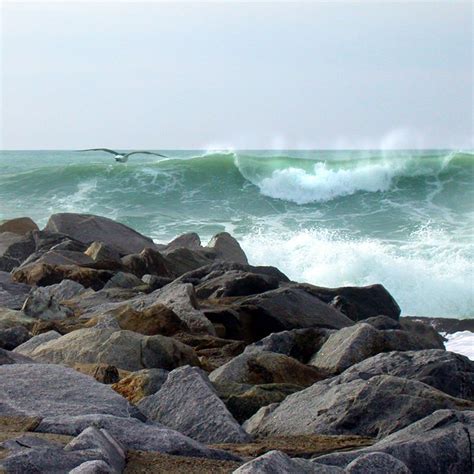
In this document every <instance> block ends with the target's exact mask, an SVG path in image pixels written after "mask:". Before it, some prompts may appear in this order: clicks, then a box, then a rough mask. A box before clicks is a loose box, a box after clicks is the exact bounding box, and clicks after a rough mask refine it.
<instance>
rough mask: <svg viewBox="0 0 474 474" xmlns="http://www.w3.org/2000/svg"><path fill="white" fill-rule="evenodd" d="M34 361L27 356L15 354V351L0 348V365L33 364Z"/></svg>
mask: <svg viewBox="0 0 474 474" xmlns="http://www.w3.org/2000/svg"><path fill="white" fill-rule="evenodd" d="M34 362H35V361H34V360H32V359H30V358H29V357H25V356H22V355H21V354H16V353H15V352H11V351H7V350H6V349H0V365H4V364H33V363H34Z"/></svg>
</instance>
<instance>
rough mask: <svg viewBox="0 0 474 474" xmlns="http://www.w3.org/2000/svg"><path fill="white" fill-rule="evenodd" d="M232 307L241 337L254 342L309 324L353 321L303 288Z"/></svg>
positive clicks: (272, 293) (275, 292) (336, 324)
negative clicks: (235, 313)
mask: <svg viewBox="0 0 474 474" xmlns="http://www.w3.org/2000/svg"><path fill="white" fill-rule="evenodd" d="M232 309H233V310H234V311H235V312H237V314H238V323H239V324H240V326H241V332H242V334H241V337H242V338H244V339H245V340H248V341H251V342H253V341H256V340H259V339H262V338H263V337H265V336H267V335H268V334H271V333H272V332H280V331H284V330H290V329H301V328H309V327H322V328H329V329H340V328H343V327H346V326H351V325H352V324H353V321H351V320H350V319H349V318H348V317H347V316H344V315H343V314H342V313H341V312H339V311H338V310H336V309H334V308H332V307H331V306H329V305H327V304H326V303H324V302H323V301H321V300H320V299H319V298H317V297H316V296H313V295H312V294H310V293H309V292H307V291H306V290H304V289H301V288H292V287H283V288H279V289H277V290H272V291H267V292H266V293H262V294H260V295H257V296H251V297H248V298H244V299H242V300H240V301H239V302H238V303H236V304H235V305H234V306H233V307H232ZM223 323H224V325H226V324H227V325H228V324H230V323H231V322H227V321H223ZM234 324H235V322H234Z"/></svg>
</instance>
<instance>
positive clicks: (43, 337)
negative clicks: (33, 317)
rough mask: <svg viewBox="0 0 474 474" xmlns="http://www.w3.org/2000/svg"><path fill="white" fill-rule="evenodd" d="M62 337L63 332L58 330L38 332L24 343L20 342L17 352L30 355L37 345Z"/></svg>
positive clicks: (16, 348)
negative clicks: (60, 332)
mask: <svg viewBox="0 0 474 474" xmlns="http://www.w3.org/2000/svg"><path fill="white" fill-rule="evenodd" d="M60 337H61V334H59V333H58V332H56V331H48V332H44V333H42V334H38V335H37V336H33V337H31V338H30V339H28V340H27V341H25V342H24V343H23V344H20V345H19V346H17V347H15V352H16V353H17V354H21V355H24V356H27V357H29V356H30V355H31V354H32V353H33V352H34V351H35V349H36V348H37V347H39V346H41V345H42V344H45V343H46V342H49V341H54V340H55V339H59V338H60Z"/></svg>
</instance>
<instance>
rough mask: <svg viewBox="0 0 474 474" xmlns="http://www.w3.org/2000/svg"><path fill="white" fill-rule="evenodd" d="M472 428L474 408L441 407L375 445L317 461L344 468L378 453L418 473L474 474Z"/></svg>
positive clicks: (473, 424)
mask: <svg viewBox="0 0 474 474" xmlns="http://www.w3.org/2000/svg"><path fill="white" fill-rule="evenodd" d="M473 427H474V414H473V412H472V411H463V412H459V411H454V410H439V411H436V412H434V413H433V414H431V415H429V416H427V417H426V418H423V419H421V420H419V421H417V422H415V423H413V424H411V425H409V426H407V427H406V428H404V429H401V430H400V431H397V432H395V433H393V434H391V435H390V436H387V437H386V438H384V439H383V440H381V441H379V442H378V443H376V444H374V445H373V446H370V447H368V448H363V449H359V450H355V451H349V452H344V453H342V452H341V453H334V454H327V455H325V456H321V457H318V458H316V459H315V460H314V462H317V463H321V464H326V465H332V466H340V467H345V466H347V465H350V463H351V462H353V461H354V459H357V458H361V457H362V456H363V455H365V454H367V453H373V452H377V453H386V454H389V455H391V456H393V457H394V458H396V459H398V460H399V461H401V462H402V463H404V464H405V465H406V466H407V468H408V469H409V470H410V471H411V472H413V473H416V474H418V473H419V474H445V473H447V472H453V473H456V474H471V473H472V446H471V439H472V438H471V436H472V434H470V433H472V430H473ZM366 472H367V471H366Z"/></svg>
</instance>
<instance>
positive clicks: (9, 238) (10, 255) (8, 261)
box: [0, 232, 35, 272]
mask: <svg viewBox="0 0 474 474" xmlns="http://www.w3.org/2000/svg"><path fill="white" fill-rule="evenodd" d="M34 251H35V241H34V239H33V237H32V236H31V235H30V234H28V235H23V236H22V235H18V234H14V233H13V232H3V233H0V270H1V271H5V272H10V271H12V270H13V269H14V268H15V267H18V266H19V265H20V264H21V263H22V262H23V261H24V260H25V259H27V258H28V257H29V256H30V255H31V254H32V253H33V252H34Z"/></svg>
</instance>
